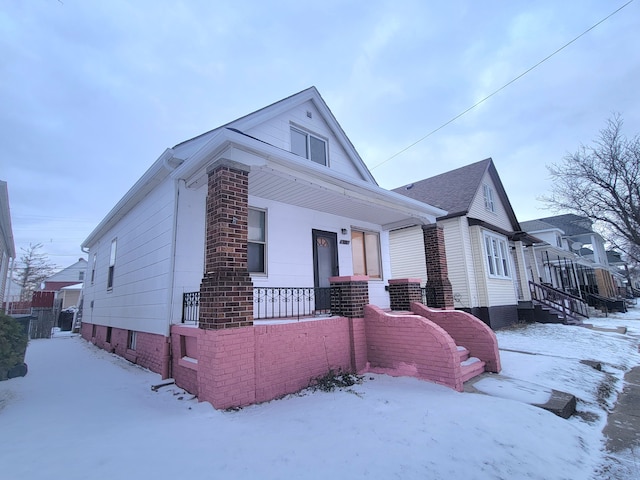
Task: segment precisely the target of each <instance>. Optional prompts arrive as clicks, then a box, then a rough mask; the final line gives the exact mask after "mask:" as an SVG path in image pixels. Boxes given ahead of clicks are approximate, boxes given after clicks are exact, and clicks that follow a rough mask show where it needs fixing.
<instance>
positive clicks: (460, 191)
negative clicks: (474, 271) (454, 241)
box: [393, 157, 522, 232]
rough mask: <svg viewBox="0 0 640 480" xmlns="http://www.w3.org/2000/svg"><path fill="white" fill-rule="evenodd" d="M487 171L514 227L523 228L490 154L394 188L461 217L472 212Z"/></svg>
mask: <svg viewBox="0 0 640 480" xmlns="http://www.w3.org/2000/svg"><path fill="white" fill-rule="evenodd" d="M487 173H488V174H489V176H490V177H491V180H493V184H494V185H495V187H496V193H497V195H498V197H499V198H500V202H501V203H502V205H503V206H504V209H505V211H506V212H507V216H508V217H509V221H510V223H511V225H512V228H513V230H514V231H516V232H517V231H521V230H522V229H521V228H520V224H519V223H518V220H517V218H516V214H515V212H514V211H513V208H512V207H511V202H509V198H508V197H507V192H506V191H505V189H504V186H503V185H502V181H501V180H500V176H499V175H498V171H497V170H496V167H495V165H494V164H493V159H492V158H491V157H489V158H486V159H484V160H480V161H479V162H475V163H472V164H470V165H466V166H464V167H460V168H456V169H455V170H451V171H449V172H445V173H441V174H440V175H436V176H435V177H431V178H425V179H424V180H420V181H418V182H414V183H410V184H408V185H405V186H404V187H399V188H395V189H393V191H394V192H397V193H401V194H402V195H406V196H408V197H411V198H413V199H415V200H420V201H421V202H425V203H428V204H430V205H434V206H436V207H439V208H442V209H443V210H446V211H447V212H448V214H447V215H446V216H445V217H441V218H452V217H461V216H464V215H467V214H468V213H469V210H470V208H471V204H472V203H473V199H474V198H475V196H476V193H477V192H478V189H479V188H480V187H481V186H482V179H483V178H484V176H485V174H487Z"/></svg>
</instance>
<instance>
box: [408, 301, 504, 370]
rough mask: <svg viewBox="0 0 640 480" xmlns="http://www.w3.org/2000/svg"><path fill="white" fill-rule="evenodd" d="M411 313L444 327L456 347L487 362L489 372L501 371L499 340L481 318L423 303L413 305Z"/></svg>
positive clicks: (486, 366) (486, 368)
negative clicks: (464, 348)
mask: <svg viewBox="0 0 640 480" xmlns="http://www.w3.org/2000/svg"><path fill="white" fill-rule="evenodd" d="M411 311H412V312H413V313H415V314H416V315H420V316H423V317H425V318H427V319H429V320H431V321H432V322H434V323H435V324H437V325H439V326H440V327H442V328H443V329H444V330H446V331H447V333H448V334H449V335H451V337H453V339H454V341H455V343H456V345H461V346H463V347H466V348H467V350H469V354H470V356H472V357H477V358H479V359H480V360H482V361H483V362H485V367H484V369H485V370H486V371H487V372H495V373H498V372H500V370H501V365H500V351H499V350H498V339H497V338H496V334H495V333H494V332H493V330H491V328H490V327H489V326H488V325H487V324H486V323H484V322H483V321H482V320H480V319H479V318H476V317H474V316H473V315H471V314H470V313H467V312H463V311H460V310H435V309H432V308H428V307H425V306H424V305H422V304H421V303H412V304H411Z"/></svg>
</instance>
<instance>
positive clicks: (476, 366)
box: [460, 357, 485, 383]
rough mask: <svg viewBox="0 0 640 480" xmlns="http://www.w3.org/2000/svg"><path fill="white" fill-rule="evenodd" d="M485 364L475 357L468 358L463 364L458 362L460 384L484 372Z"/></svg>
mask: <svg viewBox="0 0 640 480" xmlns="http://www.w3.org/2000/svg"><path fill="white" fill-rule="evenodd" d="M484 366H485V362H483V361H482V360H480V359H479V358H476V357H470V358H468V359H466V360H465V361H463V362H460V368H461V369H462V382H463V383H464V382H466V381H468V380H471V379H472V378H474V377H477V376H478V375H480V374H481V373H483V372H484Z"/></svg>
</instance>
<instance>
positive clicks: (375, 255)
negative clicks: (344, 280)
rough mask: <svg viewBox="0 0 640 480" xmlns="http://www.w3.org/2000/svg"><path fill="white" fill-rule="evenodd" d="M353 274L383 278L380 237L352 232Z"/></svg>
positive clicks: (373, 233) (373, 234) (375, 234)
mask: <svg viewBox="0 0 640 480" xmlns="http://www.w3.org/2000/svg"><path fill="white" fill-rule="evenodd" d="M351 255H352V257H353V274H354V275H368V276H369V278H382V267H381V264H380V236H379V235H378V234H377V233H375V232H365V231H359V230H353V229H352V230H351Z"/></svg>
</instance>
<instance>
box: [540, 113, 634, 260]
mask: <svg viewBox="0 0 640 480" xmlns="http://www.w3.org/2000/svg"><path fill="white" fill-rule="evenodd" d="M622 124H623V121H622V117H621V116H620V115H619V114H616V115H614V116H613V117H612V118H610V119H609V120H607V125H606V127H605V128H604V129H602V130H601V131H600V136H599V137H598V138H597V139H596V140H594V141H593V143H592V145H590V146H585V145H581V146H580V148H579V149H578V151H577V152H575V153H573V154H570V155H567V156H566V157H564V159H563V161H562V162H560V163H556V164H552V165H550V166H547V168H548V170H549V172H550V173H551V178H552V181H553V185H552V188H551V195H550V196H545V197H542V200H543V201H545V202H546V203H547V204H548V205H549V206H550V207H551V208H552V209H553V210H556V211H561V212H568V213H575V214H577V215H582V216H585V217H588V218H590V219H591V220H592V221H593V222H594V223H595V225H597V226H599V230H600V232H599V233H601V234H602V236H603V238H604V239H605V240H606V241H607V242H609V243H610V244H611V246H612V247H613V248H616V249H618V250H620V251H622V252H623V253H625V254H626V255H627V256H628V258H629V259H631V260H632V261H634V262H636V263H640V138H639V137H638V136H637V135H636V136H634V137H633V138H631V139H628V138H627V137H626V136H625V135H624V134H623V133H622Z"/></svg>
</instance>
